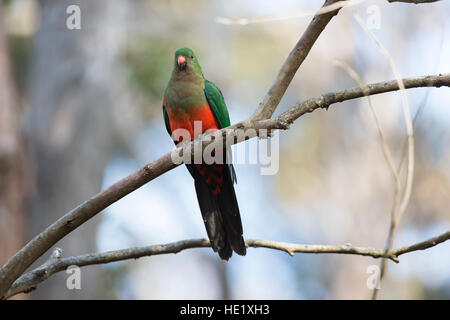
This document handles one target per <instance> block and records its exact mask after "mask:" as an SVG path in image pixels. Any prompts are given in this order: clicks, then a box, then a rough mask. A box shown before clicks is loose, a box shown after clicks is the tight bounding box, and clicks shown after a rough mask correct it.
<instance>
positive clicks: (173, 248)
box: [6, 231, 450, 298]
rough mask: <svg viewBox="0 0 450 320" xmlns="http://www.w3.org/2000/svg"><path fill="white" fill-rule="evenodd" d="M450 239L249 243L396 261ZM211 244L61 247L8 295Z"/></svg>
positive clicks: (448, 236) (200, 241)
mask: <svg viewBox="0 0 450 320" xmlns="http://www.w3.org/2000/svg"><path fill="white" fill-rule="evenodd" d="M449 239H450V231H448V232H446V233H443V234H441V235H440V236H437V237H434V238H431V239H428V240H426V241H422V242H419V243H416V244H413V245H410V246H406V247H402V248H399V249H396V250H392V251H389V252H387V253H386V252H385V250H383V249H373V248H361V247H354V246H352V245H350V244H346V245H342V246H332V245H308V244H295V243H288V242H279V241H268V240H252V239H248V240H247V241H246V245H247V247H253V248H268V249H274V250H280V251H285V252H287V253H288V254H289V255H291V256H294V254H295V253H297V252H298V253H315V254H324V253H335V254H351V255H360V256H369V257H372V258H388V259H391V260H392V261H394V262H397V263H398V262H399V260H398V256H400V255H402V254H405V253H409V252H413V251H417V250H425V249H428V248H431V247H434V246H436V245H438V244H439V243H442V242H444V241H446V240H449ZM206 247H210V242H209V240H208V239H191V240H182V241H177V242H171V243H167V244H160V245H153V246H146V247H136V248H129V249H123V250H116V251H108V252H104V253H96V254H95V253H90V254H84V255H80V256H76V257H68V258H61V257H60V255H61V251H60V249H56V250H55V251H54V253H53V254H52V256H51V257H50V259H49V260H48V261H47V262H46V263H44V264H43V265H42V266H40V267H38V268H36V269H34V270H33V271H30V272H28V273H26V274H24V275H23V276H21V277H20V278H19V279H17V280H16V281H15V282H14V284H13V285H12V287H11V289H10V290H9V291H8V293H7V295H6V298H10V297H12V296H14V295H16V294H19V293H21V292H29V291H31V290H34V289H35V287H36V285H37V284H39V283H41V282H42V281H45V280H46V279H48V278H49V277H50V276H52V275H53V274H55V273H57V272H60V271H64V270H66V269H67V268H68V267H69V266H73V265H75V266H78V267H83V266H89V265H96V264H106V263H111V262H116V261H123V260H129V259H138V258H141V257H149V256H154V255H160V254H170V253H178V252H180V251H183V250H186V249H192V248H206Z"/></svg>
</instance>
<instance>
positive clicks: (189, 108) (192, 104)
mask: <svg viewBox="0 0 450 320" xmlns="http://www.w3.org/2000/svg"><path fill="white" fill-rule="evenodd" d="M202 94H203V96H197V97H195V96H192V95H190V94H189V93H188V91H183V90H178V91H177V93H176V98H175V99H171V98H166V99H165V100H164V106H165V107H166V110H167V115H168V117H169V122H170V129H171V130H172V133H174V132H175V130H178V129H183V130H185V131H186V133H188V134H189V137H187V136H185V135H183V137H184V138H183V140H193V139H194V138H195V137H196V135H198V134H199V133H204V132H205V131H206V130H211V129H219V125H218V123H217V120H216V117H215V116H214V113H213V112H212V110H211V107H210V106H209V103H208V101H207V100H206V97H205V96H204V93H203V92H202ZM172 96H173V95H172ZM178 142H180V141H178Z"/></svg>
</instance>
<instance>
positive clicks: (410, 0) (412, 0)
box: [388, 0, 441, 4]
mask: <svg viewBox="0 0 450 320" xmlns="http://www.w3.org/2000/svg"><path fill="white" fill-rule="evenodd" d="M438 1H441V0H388V2H404V3H414V4H420V3H430V2H438Z"/></svg>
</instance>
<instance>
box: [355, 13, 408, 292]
mask: <svg viewBox="0 0 450 320" xmlns="http://www.w3.org/2000/svg"><path fill="white" fill-rule="evenodd" d="M354 17H355V19H356V21H357V22H358V23H359V25H360V26H361V27H362V28H363V29H364V31H365V32H366V33H367V34H368V35H369V37H370V39H371V40H372V41H373V42H374V43H375V44H376V46H377V47H378V48H379V49H380V52H381V53H382V54H383V55H384V56H385V58H386V60H388V62H389V64H390V66H391V69H392V71H393V73H394V76H395V78H396V79H397V83H398V86H399V88H400V95H401V98H402V106H403V113H404V118H405V124H406V132H407V137H408V171H407V176H406V186H405V192H404V194H403V198H402V200H401V203H400V204H399V205H397V201H398V194H399V193H398V189H399V179H398V176H399V173H398V172H397V175H396V177H397V178H396V191H395V195H394V197H395V202H394V209H393V211H392V212H393V214H392V217H391V224H390V227H389V233H388V237H387V240H386V252H388V251H389V250H390V249H391V248H392V244H393V241H394V234H395V231H396V229H397V227H398V224H399V222H400V220H401V217H402V216H403V214H404V212H405V211H406V207H407V206H408V203H409V199H410V197H411V190H412V182H413V177H414V132H413V125H412V120H411V113H410V108H409V104H408V99H407V98H406V93H405V85H404V83H403V81H402V78H401V77H400V73H399V71H398V68H397V66H396V65H395V63H394V59H393V58H392V56H391V55H390V54H389V52H388V51H387V50H386V48H385V47H384V46H383V45H382V44H381V43H380V42H379V41H378V40H377V38H376V37H375V35H374V34H373V32H372V31H370V30H369V28H368V27H367V26H366V24H365V23H364V21H363V20H362V19H361V18H360V17H359V16H358V15H356V14H355V15H354ZM386 267H387V261H386V259H382V262H381V273H380V277H379V279H378V282H381V281H382V279H383V276H384V273H385V270H386ZM377 288H379V286H378V284H377V285H376V286H375V288H374V289H373V294H372V299H376V298H377V294H378V291H379V289H377Z"/></svg>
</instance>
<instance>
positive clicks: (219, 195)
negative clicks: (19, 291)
mask: <svg viewBox="0 0 450 320" xmlns="http://www.w3.org/2000/svg"><path fill="white" fill-rule="evenodd" d="M162 108H163V115H164V122H165V124H166V129H167V132H168V133H169V135H171V136H172V132H174V131H175V130H177V129H184V130H187V131H188V132H189V133H190V137H191V140H193V139H195V138H196V137H195V136H194V121H201V124H202V133H203V132H205V131H206V130H214V129H217V130H218V129H221V128H225V127H228V126H229V125H230V117H229V115H228V109H227V106H226V105H225V101H224V98H223V96H222V92H221V91H220V90H219V88H217V86H216V85H215V84H213V83H212V82H210V81H208V80H206V79H205V78H204V77H203V73H202V69H201V67H200V64H199V62H198V60H197V57H196V56H195V54H194V52H193V51H192V50H191V49H189V48H180V49H178V50H177V51H176V52H175V60H174V67H173V71H172V76H171V78H170V80H169V83H168V85H167V88H166V90H165V93H164V98H163V107H162ZM172 139H174V137H173V136H172ZM179 140H181V139H178V141H177V140H176V139H174V143H175V144H178V143H180V142H182V141H179ZM225 154H226V151H225V150H224V152H223V155H225ZM186 166H187V168H188V170H189V172H190V174H191V175H192V177H193V178H194V184H195V191H196V193H197V199H198V203H199V206H200V211H201V213H202V217H203V221H204V223H205V227H206V232H207V234H208V237H209V240H210V242H211V247H212V248H213V250H214V251H215V252H218V253H219V256H220V257H221V258H222V259H224V260H228V259H229V258H230V257H231V255H232V252H233V251H235V252H236V253H237V254H239V255H245V254H246V247H245V242H244V238H243V236H242V234H243V232H242V222H241V216H240V213H239V206H238V203H237V199H236V194H235V191H234V186H233V183H235V182H236V175H235V172H234V168H233V165H232V164H226V162H225V161H222V164H220V163H217V162H215V163H213V164H205V163H201V164H186Z"/></svg>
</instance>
